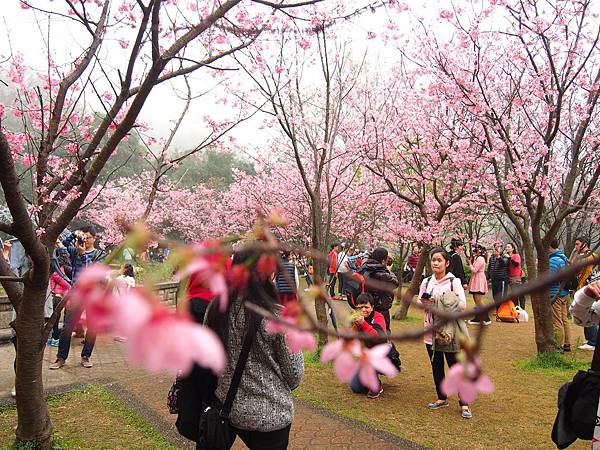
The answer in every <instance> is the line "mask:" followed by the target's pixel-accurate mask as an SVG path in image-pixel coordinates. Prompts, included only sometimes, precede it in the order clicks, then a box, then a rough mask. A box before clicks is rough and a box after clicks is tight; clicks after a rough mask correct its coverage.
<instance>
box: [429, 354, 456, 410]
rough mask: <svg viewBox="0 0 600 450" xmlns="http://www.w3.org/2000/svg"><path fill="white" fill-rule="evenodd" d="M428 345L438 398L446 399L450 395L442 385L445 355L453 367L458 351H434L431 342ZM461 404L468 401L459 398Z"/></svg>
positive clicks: (449, 364) (449, 365)
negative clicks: (444, 391)
mask: <svg viewBox="0 0 600 450" xmlns="http://www.w3.org/2000/svg"><path fill="white" fill-rule="evenodd" d="M425 346H426V347H427V354H429V360H430V361H431V370H432V372H433V382H434V383H435V392H436V393H437V397H438V400H446V399H447V398H448V397H447V396H446V394H444V393H443V392H442V389H441V387H440V386H441V385H442V380H443V379H444V376H445V375H446V374H445V372H444V357H445V358H446V361H447V362H448V367H452V366H453V365H454V364H456V355H457V354H456V353H449V352H440V351H437V350H436V351H433V347H432V346H431V344H425ZM458 403H459V404H460V406H466V403H464V402H463V401H461V400H460V399H459V400H458Z"/></svg>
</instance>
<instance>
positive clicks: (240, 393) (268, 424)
mask: <svg viewBox="0 0 600 450" xmlns="http://www.w3.org/2000/svg"><path fill="white" fill-rule="evenodd" d="M253 259H254V258H252V254H251V253H250V252H245V251H244V252H240V253H236V254H235V255H234V259H233V266H235V265H237V264H245V265H246V267H248V264H246V263H247V262H248V261H252V260H253ZM246 302H249V303H253V304H256V305H258V306H260V307H262V308H265V309H267V310H269V311H271V312H276V310H278V309H279V303H278V297H277V291H276V290H275V286H274V285H273V283H272V282H271V281H270V280H269V279H265V278H261V277H260V276H259V275H258V274H257V273H256V270H255V267H254V264H252V268H251V269H250V277H249V280H248V284H247V286H246V289H245V290H244V291H243V292H232V293H231V294H230V296H229V302H228V308H227V311H226V312H225V313H220V312H219V311H218V309H219V308H217V307H216V306H217V305H216V304H213V305H211V308H209V311H208V312H207V318H206V323H207V325H209V326H210V327H211V328H213V329H214V330H215V331H216V332H217V334H218V335H219V336H220V337H221V340H222V341H223V344H224V346H225V348H226V351H227V367H226V368H225V371H224V372H223V373H222V374H221V376H220V377H219V381H218V384H217V389H216V392H215V394H216V397H217V398H218V399H219V400H220V401H221V402H224V401H225V397H226V396H227V391H228V389H229V385H230V383H231V379H232V376H233V372H234V369H235V366H236V363H237V360H238V357H239V354H240V350H241V348H242V342H243V340H244V335H245V332H246V328H247V327H246V323H247V322H248V321H249V319H250V313H249V311H248V310H247V309H246V308H245V306H244V304H245V303H246ZM254 322H255V323H256V322H258V325H257V327H258V328H257V333H256V336H255V338H254V341H253V343H252V346H251V347H250V353H249V356H248V360H247V362H246V366H245V369H244V371H243V374H242V378H241V382H240V385H239V388H238V390H237V394H236V396H235V399H234V401H233V406H232V408H231V413H230V416H229V420H230V423H231V425H232V426H233V431H234V432H235V433H236V435H237V436H239V437H240V438H241V439H242V441H244V443H245V444H246V445H247V446H248V448H250V449H251V450H266V449H269V450H271V449H272V450H279V449H286V448H287V446H288V438H289V433H290V427H291V423H292V420H293V418H294V404H293V399H292V390H294V389H296V388H297V387H298V385H299V384H300V380H301V379H302V375H303V373H304V359H303V356H302V353H291V352H290V351H289V349H288V347H287V345H286V343H285V338H284V336H283V335H282V334H275V335H274V334H269V333H267V332H266V331H265V322H266V321H265V320H264V319H258V320H256V321H254Z"/></svg>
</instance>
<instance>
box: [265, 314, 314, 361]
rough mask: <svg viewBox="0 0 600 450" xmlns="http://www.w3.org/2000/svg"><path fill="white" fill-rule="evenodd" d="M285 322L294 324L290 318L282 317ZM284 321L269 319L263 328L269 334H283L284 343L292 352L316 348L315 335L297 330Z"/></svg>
mask: <svg viewBox="0 0 600 450" xmlns="http://www.w3.org/2000/svg"><path fill="white" fill-rule="evenodd" d="M284 321H285V322H286V323H289V324H295V322H294V321H293V320H292V319H289V318H286V319H284ZM286 323H283V322H276V321H274V320H269V321H267V322H266V324H265V330H266V332H267V333H270V334H280V333H281V334H285V343H286V344H287V346H288V348H289V349H290V351H291V352H292V353H298V352H301V351H302V350H308V351H309V352H314V351H315V350H316V348H317V341H316V339H315V336H314V335H313V334H312V333H311V332H310V331H303V330H297V329H295V328H292V327H290V326H288V325H286Z"/></svg>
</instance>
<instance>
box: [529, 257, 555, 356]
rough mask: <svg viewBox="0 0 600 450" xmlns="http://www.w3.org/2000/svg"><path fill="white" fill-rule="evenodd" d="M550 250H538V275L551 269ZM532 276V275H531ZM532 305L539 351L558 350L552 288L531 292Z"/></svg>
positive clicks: (536, 342)
mask: <svg viewBox="0 0 600 450" xmlns="http://www.w3.org/2000/svg"><path fill="white" fill-rule="evenodd" d="M548 255H549V252H548V250H547V249H538V251H537V261H536V262H537V271H536V272H537V273H536V276H541V275H545V274H546V273H548V272H549V271H550V260H549V256H548ZM529 277H531V275H529ZM531 306H532V308H533V317H534V319H535V344H536V346H537V352H538V354H540V353H549V352H553V351H555V350H556V342H555V340H554V329H553V325H552V308H551V306H550V289H549V288H545V289H542V290H540V291H537V292H534V293H533V294H531Z"/></svg>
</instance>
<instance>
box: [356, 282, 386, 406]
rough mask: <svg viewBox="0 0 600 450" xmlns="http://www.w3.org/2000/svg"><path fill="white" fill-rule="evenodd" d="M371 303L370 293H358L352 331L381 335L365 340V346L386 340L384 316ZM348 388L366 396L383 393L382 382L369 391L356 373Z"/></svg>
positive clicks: (374, 396)
mask: <svg viewBox="0 0 600 450" xmlns="http://www.w3.org/2000/svg"><path fill="white" fill-rule="evenodd" d="M373 303H374V300H373V296H372V295H371V294H368V293H366V294H361V295H359V296H358V298H357V299H356V310H355V314H354V316H353V325H352V329H353V330H354V331H356V332H358V333H365V334H368V335H371V336H379V337H381V339H375V340H372V341H367V342H366V345H367V347H373V346H375V345H377V344H380V343H381V342H386V341H387V330H386V326H385V318H384V317H383V314H381V313H380V312H377V311H375V310H374V309H373ZM350 389H352V392H354V393H357V394H364V393H366V394H367V397H368V398H377V397H379V396H380V395H381V394H382V393H383V384H382V383H381V381H379V389H378V390H377V391H371V390H369V389H368V388H367V387H366V386H364V385H363V384H362V383H361V382H360V380H359V378H358V373H357V374H356V375H354V377H353V378H352V381H351V382H350Z"/></svg>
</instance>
